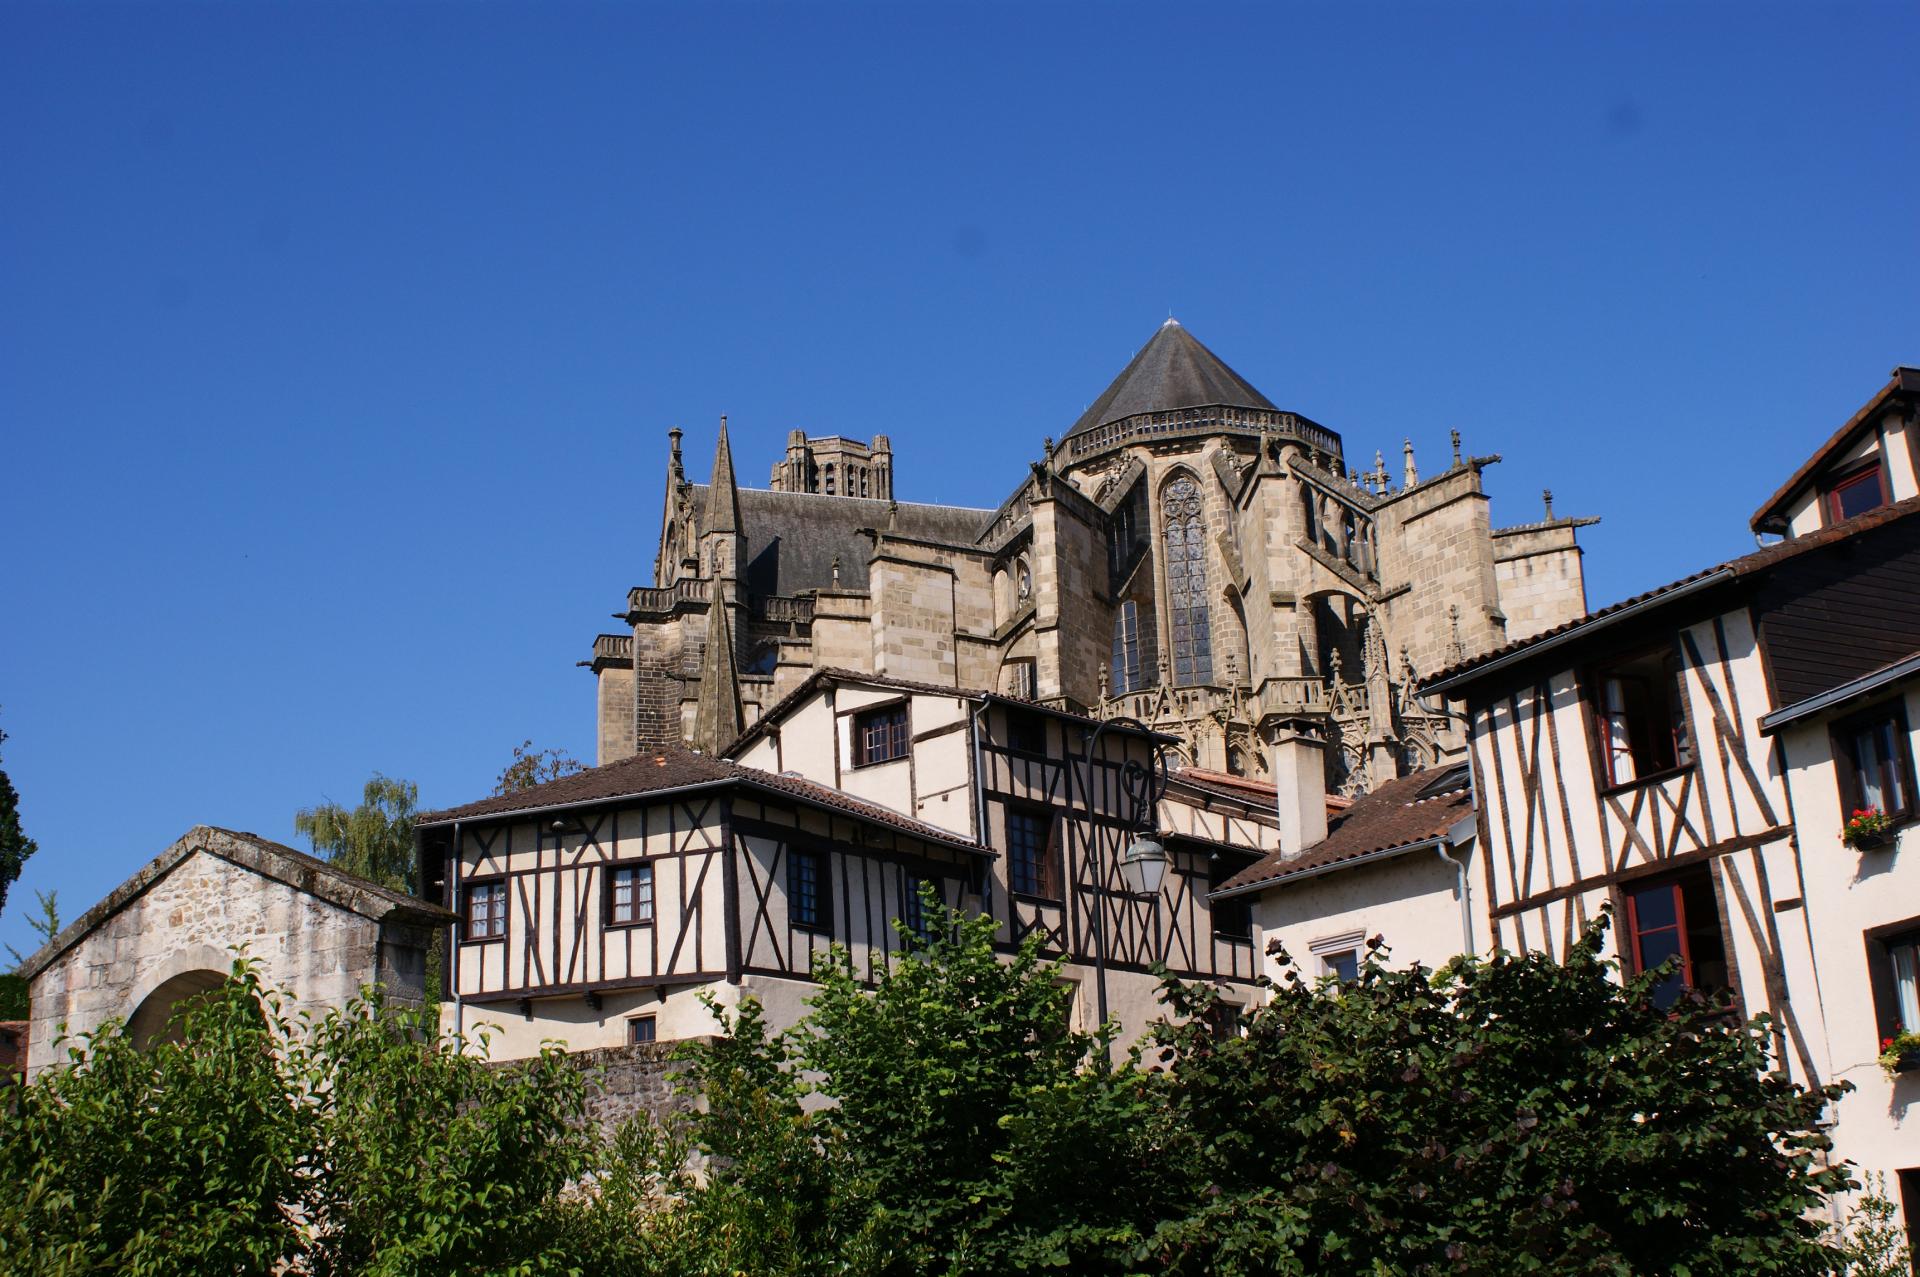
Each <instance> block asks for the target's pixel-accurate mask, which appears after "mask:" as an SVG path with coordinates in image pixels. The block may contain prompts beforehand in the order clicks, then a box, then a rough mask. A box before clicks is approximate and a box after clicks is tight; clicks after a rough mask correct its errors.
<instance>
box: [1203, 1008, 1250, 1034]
mask: <svg viewBox="0 0 1920 1277" xmlns="http://www.w3.org/2000/svg"><path fill="white" fill-rule="evenodd" d="M1246 1014H1247V1013H1246V1008H1244V1007H1242V1006H1241V1005H1240V1004H1239V1003H1237V1002H1228V1001H1227V1000H1226V999H1224V998H1222V999H1220V1000H1219V1001H1217V1002H1215V1003H1214V1004H1213V1005H1212V1006H1210V1007H1208V1008H1207V1010H1206V1013H1205V1015H1204V1017H1203V1019H1204V1021H1205V1023H1206V1026H1207V1032H1208V1033H1209V1034H1211V1035H1212V1036H1213V1038H1214V1040H1215V1041H1217V1042H1224V1041H1226V1040H1227V1039H1228V1038H1237V1037H1239V1036H1241V1035H1242V1034H1243V1033H1245V1032H1246V1029H1245V1027H1244V1025H1245V1020H1246Z"/></svg>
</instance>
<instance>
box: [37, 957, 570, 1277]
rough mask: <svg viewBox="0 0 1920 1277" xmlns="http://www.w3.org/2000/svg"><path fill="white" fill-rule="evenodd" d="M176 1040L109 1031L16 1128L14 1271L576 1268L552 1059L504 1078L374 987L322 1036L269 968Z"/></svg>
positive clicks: (203, 1006) (46, 1081) (230, 989)
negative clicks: (571, 1262) (276, 986)
mask: <svg viewBox="0 0 1920 1277" xmlns="http://www.w3.org/2000/svg"><path fill="white" fill-rule="evenodd" d="M176 1024H177V1027H178V1034H177V1036H178V1037H179V1038H180V1041H178V1042H171V1043H162V1044H160V1045H158V1046H155V1047H153V1048H151V1049H149V1050H144V1051H143V1050H139V1049H136V1047H135V1045H134V1043H133V1042H132V1040H131V1039H130V1038H129V1036H128V1035H127V1032H126V1030H125V1027H124V1026H123V1025H121V1024H119V1023H118V1022H110V1023H109V1024H107V1025H106V1026H105V1027H103V1028H102V1029H101V1030H99V1031H98V1032H96V1033H93V1034H91V1035H88V1036H87V1037H84V1038H82V1039H80V1040H78V1041H76V1042H73V1043H71V1044H69V1054H70V1063H69V1064H68V1065H67V1066H66V1067H64V1068H60V1069H55V1070H52V1071H49V1072H48V1073H46V1074H45V1075H44V1076H42V1077H38V1078H36V1079H35V1081H34V1082H33V1084H32V1085H29V1086H27V1087H24V1088H20V1089H19V1090H18V1091H17V1092H15V1094H14V1096H13V1097H12V1103H13V1105H14V1108H15V1111H14V1112H12V1113H10V1114H8V1115H7V1120H6V1121H4V1122H0V1271H5V1272H8V1273H18V1274H22V1275H23V1277H54V1275H56V1274H58V1275H60V1277H67V1275H69V1274H80V1273H95V1272H116V1273H128V1274H155V1275H158V1274H182V1275H185V1274H201V1273H263V1272H273V1271H295V1272H304V1273H313V1274H330V1275H333V1274H337V1275H341V1277H344V1275H345V1274H348V1273H353V1274H379V1275H388V1274H391V1275H392V1277H400V1275H402V1274H406V1275H408V1277H412V1275H415V1274H419V1275H423V1277H424V1275H428V1274H447V1275H448V1277H452V1275H453V1274H467V1273H491V1274H503V1275H504V1274H516V1275H518V1274H531V1273H545V1272H552V1273H561V1272H566V1271H568V1266H567V1265H566V1264H565V1263H563V1262H562V1260H563V1252H564V1250H565V1239H564V1236H563V1232H562V1229H563V1225H564V1222H565V1215H564V1211H563V1208H562V1206H561V1190H562V1188H563V1187H564V1186H565V1185H566V1184H567V1183H568V1182H570V1181H571V1180H573V1179H574V1178H576V1177H577V1176H579V1175H580V1174H581V1173H582V1172H583V1170H584V1169H585V1168H586V1167H587V1166H588V1165H589V1164H590V1163H589V1157H590V1154H591V1150H592V1140H591V1138H590V1136H589V1135H588V1134H587V1133H586V1132H585V1131H584V1130H582V1129H581V1128H580V1126H579V1125H578V1118H579V1116H580V1113H581V1108H582V1096H583V1085H584V1084H583V1082H582V1080H581V1079H580V1077H579V1076H578V1074H577V1072H576V1071H575V1070H574V1069H572V1068H571V1067H569V1066H568V1065H567V1064H566V1063H565V1061H564V1060H563V1059H562V1058H561V1057H560V1056H559V1054H558V1053H557V1052H549V1053H547V1054H545V1055H542V1056H541V1057H539V1058H538V1059H535V1060H532V1061H530V1062H528V1063H527V1064H526V1065H524V1066H523V1067H519V1068H515V1069H495V1068H489V1067H488V1066H486V1065H485V1064H484V1063H482V1062H481V1060H480V1059H479V1058H477V1056H476V1055H474V1054H472V1053H469V1052H468V1051H467V1050H466V1049H464V1048H466V1047H467V1046H468V1045H469V1044H466V1043H463V1042H462V1041H460V1040H459V1039H448V1040H445V1041H441V1040H438V1039H437V1038H436V1036H435V1035H434V1034H433V1033H432V1031H431V1025H430V1023H429V1021H428V1020H427V1019H425V1018H424V1017H423V1016H421V1015H420V1014H419V1013H413V1012H405V1011H398V1012H396V1011H394V1010H392V1009H390V1008H387V1007H385V1006H384V1005H383V1004H382V1002H381V1000H380V999H379V997H378V995H369V996H368V997H366V998H364V999H361V1000H359V1001H356V1002H355V1003H353V1004H352V1005H350V1006H348V1007H347V1008H345V1009H344V1010H341V1011H337V1012H334V1013H332V1014H330V1015H328V1016H326V1017H325V1018H324V1019H322V1020H319V1021H317V1022H315V1021H312V1020H310V1019H308V1018H303V1017H293V1016H290V1015H289V1014H288V1013H287V1011H286V1010H285V1003H284V1000H283V998H282V996H281V995H280V994H278V993H275V992H273V991H271V990H268V989H265V988H263V987H262V986H261V985H260V983H259V980H258V977H257V974H256V973H255V971H254V970H253V968H252V967H251V966H250V965H248V964H246V963H244V962H242V963H238V964H236V965H235V967H234V970H233V974H232V977H231V979H230V980H229V981H228V982H227V983H226V984H225V985H224V986H223V987H222V988H220V989H218V990H215V991H213V992H210V993H208V994H204V995H202V996H200V997H198V998H195V999H192V1000H191V1001H189V1002H188V1003H187V1004H186V1005H185V1006H184V1008H183V1009H182V1010H181V1011H180V1013H179V1015H178V1018H177V1020H176Z"/></svg>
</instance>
